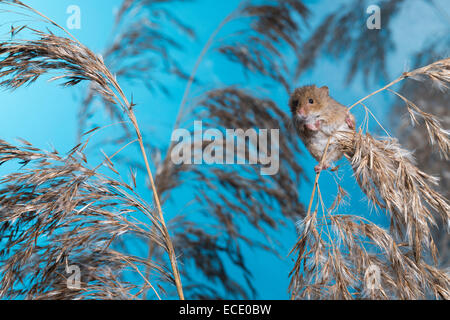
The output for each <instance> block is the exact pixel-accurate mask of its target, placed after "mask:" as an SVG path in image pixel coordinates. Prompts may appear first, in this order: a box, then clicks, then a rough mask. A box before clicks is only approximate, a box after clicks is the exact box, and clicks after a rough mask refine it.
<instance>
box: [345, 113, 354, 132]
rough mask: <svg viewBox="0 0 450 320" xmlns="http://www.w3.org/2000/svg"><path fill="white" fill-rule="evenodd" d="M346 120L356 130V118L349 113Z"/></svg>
mask: <svg viewBox="0 0 450 320" xmlns="http://www.w3.org/2000/svg"><path fill="white" fill-rule="evenodd" d="M345 122H346V123H347V125H348V127H349V128H350V129H352V130H355V127H356V124H355V120H354V119H353V118H352V117H351V116H350V115H349V114H347V117H346V118H345Z"/></svg>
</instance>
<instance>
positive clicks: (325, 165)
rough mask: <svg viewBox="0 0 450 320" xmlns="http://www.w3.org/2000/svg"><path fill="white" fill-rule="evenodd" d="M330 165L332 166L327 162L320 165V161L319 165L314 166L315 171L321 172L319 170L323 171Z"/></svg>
mask: <svg viewBox="0 0 450 320" xmlns="http://www.w3.org/2000/svg"><path fill="white" fill-rule="evenodd" d="M329 167H330V166H329V165H327V164H324V165H320V163H319V164H318V165H317V166H315V167H314V171H315V172H316V173H319V172H321V171H322V170H327V169H328V168H329Z"/></svg>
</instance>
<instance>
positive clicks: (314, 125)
mask: <svg viewBox="0 0 450 320" xmlns="http://www.w3.org/2000/svg"><path fill="white" fill-rule="evenodd" d="M305 127H306V128H307V129H309V130H311V131H319V130H320V120H316V122H314V123H307V124H305Z"/></svg>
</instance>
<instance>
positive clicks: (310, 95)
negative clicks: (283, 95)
mask: <svg viewBox="0 0 450 320" xmlns="http://www.w3.org/2000/svg"><path fill="white" fill-rule="evenodd" d="M328 97H329V90H328V87H322V88H317V87H316V86H315V85H312V86H304V87H301V88H297V89H295V91H294V93H292V95H291V98H290V99H289V107H290V108H291V112H292V115H293V116H294V117H296V118H298V119H299V120H305V119H306V118H308V117H309V116H313V115H316V114H318V113H319V112H320V110H321V109H322V107H323V104H322V103H323V102H324V101H326V99H327V98H328Z"/></svg>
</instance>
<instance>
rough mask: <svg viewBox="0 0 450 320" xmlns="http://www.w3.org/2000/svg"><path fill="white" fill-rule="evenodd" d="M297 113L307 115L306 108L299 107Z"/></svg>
mask: <svg viewBox="0 0 450 320" xmlns="http://www.w3.org/2000/svg"><path fill="white" fill-rule="evenodd" d="M297 113H298V114H299V115H300V116H302V117H306V112H305V109H304V108H300V109H298V111H297Z"/></svg>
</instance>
